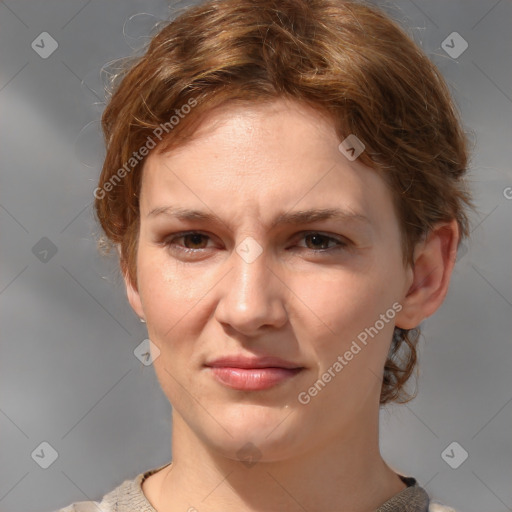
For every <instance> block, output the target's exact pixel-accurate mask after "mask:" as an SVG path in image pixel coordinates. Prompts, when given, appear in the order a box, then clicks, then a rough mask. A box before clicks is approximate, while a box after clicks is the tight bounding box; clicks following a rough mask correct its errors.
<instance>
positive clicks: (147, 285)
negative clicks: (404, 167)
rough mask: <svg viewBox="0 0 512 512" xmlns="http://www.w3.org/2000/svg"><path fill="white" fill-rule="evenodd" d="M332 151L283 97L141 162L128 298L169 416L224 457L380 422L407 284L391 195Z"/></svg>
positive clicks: (240, 110) (228, 113)
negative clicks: (143, 327)
mask: <svg viewBox="0 0 512 512" xmlns="http://www.w3.org/2000/svg"><path fill="white" fill-rule="evenodd" d="M339 142H340V141H339V140H338V138H337V136H336V134H335V131H334V127H333V125H332V123H331V121H330V120H328V119H327V118H324V117H322V116H321V115H320V114H319V113H317V112H315V111H314V110H311V109H310V108H308V107H306V106H302V105H300V104H297V103H293V102H289V101H285V100H278V101H276V102H274V103H272V104H267V105H252V106H249V107H248V106H241V105H231V106H229V105H228V106H225V107H223V108H222V109H216V110H214V111H212V112H211V113H210V114H209V116H208V117H207V118H205V120H204V121H203V122H202V124H201V127H200V129H199V130H198V131H197V132H196V134H195V137H194V139H193V140H191V141H189V142H188V143H187V144H186V145H184V146H182V147H181V148H179V149H175V150H172V151H171V152H170V153H168V154H157V153H152V154H151V155H150V156H149V157H148V159H147V160H146V163H145V167H144V171H143V178H142V189H141V196H140V216H141V218H140V236H139V245H138V256H137V278H138V281H137V286H136V287H132V286H131V285H130V284H129V283H128V284H127V287H128V296H129V300H130V303H131V304H132V306H133V308H134V309H135V311H136V312H137V314H139V316H142V317H144V318H145V319H146V322H147V327H148V333H149V338H150V339H151V340H152V342H153V343H154V344H155V345H156V346H157V347H158V349H159V350H160V355H159V357H157V358H156V360H155V361H154V366H155V371H156V373H157V376H158V379H159V381H160V383H161V386H162V388H163V390H164V392H165V394H166V396H167V397H168V399H169V401H170V402H171V404H172V405H173V416H174V418H175V419H177V418H179V420H180V421H181V422H182V424H183V425H186V428H187V429H188V432H189V433H190V435H193V436H196V437H197V438H199V439H200V440H201V441H202V442H204V443H207V444H208V446H209V447H211V448H213V449H215V450H217V451H218V452H220V453H222V454H224V455H225V456H226V457H229V458H233V459H236V458H239V453H240V452H239V450H240V449H241V448H242V447H243V446H244V445H246V443H248V442H250V443H252V444H254V445H255V446H256V447H257V448H258V450H259V456H261V457H262V458H263V460H277V459H280V458H285V457H288V456H290V455H291V454H292V453H293V454H297V453H298V452H300V451H305V450H309V449H314V447H315V446H316V445H318V444H319V443H325V442H329V440H332V441H333V442H335V441H336V439H339V438H340V436H341V437H343V436H348V435H349V433H350V432H352V431H354V429H358V428H359V429H360V428H365V427H364V425H365V424H367V423H368V420H369V418H371V419H372V420H373V419H374V417H375V414H376V412H378V403H379V396H380V389H381V381H382V373H383V367H384V363H385V360H386V357H387V353H388V350H389V345H390V342H391V337H392V333H393V328H394V326H395V324H396V323H397V322H398V323H399V321H400V309H401V305H400V303H401V300H402V299H403V298H404V296H405V295H406V292H407V289H408V288H409V286H410V284H411V273H410V271H409V269H408V268H404V266H403V263H402V253H401V238H400V231H399V225H398V220H397V217H396V214H395V211H394V208H393V203H392V196H391V192H390V191H389V190H388V188H387V187H386V185H385V183H384V181H383V179H382V178H381V177H380V176H379V175H378V174H377V173H376V172H375V171H374V170H372V169H370V168H368V167H365V166H364V165H362V164H361V163H360V162H358V161H357V159H356V160H355V161H350V160H349V159H347V158H346V156H345V155H344V154H343V153H342V152H340V150H339V149H338V145H339ZM365 422H366V423H365Z"/></svg>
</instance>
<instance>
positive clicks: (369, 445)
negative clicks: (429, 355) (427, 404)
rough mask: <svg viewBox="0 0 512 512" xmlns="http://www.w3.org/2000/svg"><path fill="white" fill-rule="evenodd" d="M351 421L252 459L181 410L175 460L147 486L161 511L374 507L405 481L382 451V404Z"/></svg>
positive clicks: (359, 511)
mask: <svg viewBox="0 0 512 512" xmlns="http://www.w3.org/2000/svg"><path fill="white" fill-rule="evenodd" d="M352 425H353V426H354V427H353V428H350V426H348V427H347V428H346V430H345V431H343V432H340V433H339V434H337V436H336V437H335V438H333V439H324V440H319V439H316V440H314V442H313V443H312V446H311V447H310V449H309V450H308V451H305V452H303V453H300V454H296V455H292V456H290V457H289V458H286V459H283V460H276V461H268V462H267V461H263V460H261V461H257V462H255V463H254V464H253V465H252V464H250V463H248V462H246V463H243V462H241V461H240V460H233V459H231V458H228V457H226V456H224V455H222V454H219V453H218V452H217V451H215V450H213V449H211V448H209V447H208V446H207V445H205V444H204V443H203V442H201V440H200V439H198V437H197V436H196V435H195V434H194V432H192V431H191V430H190V428H189V427H188V425H187V424H186V423H185V422H184V421H183V419H182V418H181V416H180V415H179V414H177V413H174V414H173V463H172V464H171V465H170V466H169V467H167V468H165V469H164V470H163V471H160V472H159V473H157V474H156V475H153V476H154V477H156V478H155V479H154V480H153V482H152V483H151V485H147V486H145V487H144V493H145V494H146V496H147V498H148V500H149V501H150V503H151V504H152V505H153V507H154V508H155V509H156V510H158V511H159V512H175V511H176V512H177V511H180V512H183V511H190V512H213V511H218V510H236V511H241V512H268V511H271V510H287V511H290V512H303V511H304V510H308V511H315V510H339V511H342V510H347V511H351V512H364V511H368V510H375V509H377V508H378V507H379V506H380V505H382V504H383V503H384V502H385V501H386V500H388V499H389V498H391V497H392V496H393V495H394V494H396V493H398V492H399V491H401V490H402V489H404V488H405V487H406V486H405V484H404V483H403V482H402V481H401V480H400V478H399V477H398V475H397V474H396V473H395V472H394V471H393V470H392V469H391V468H390V467H389V466H387V465H386V463H385V462H384V460H383V459H382V457H381V454H380V451H379V445H378V409H377V411H376V414H373V417H372V418H366V420H365V421H364V422H361V419H358V421H354V422H353V423H352ZM361 425H364V426H365V427H364V429H361V428H360V427H361ZM356 427H357V428H356ZM150 478H151V477H150Z"/></svg>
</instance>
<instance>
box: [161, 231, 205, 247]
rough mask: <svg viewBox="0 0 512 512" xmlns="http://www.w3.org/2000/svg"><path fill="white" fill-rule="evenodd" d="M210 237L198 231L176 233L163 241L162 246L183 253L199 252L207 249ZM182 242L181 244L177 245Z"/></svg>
mask: <svg viewBox="0 0 512 512" xmlns="http://www.w3.org/2000/svg"><path fill="white" fill-rule="evenodd" d="M209 240H210V237H209V236H208V235H205V234H204V233H200V232H198V231H191V232H188V233H178V234H177V235H176V236H172V237H170V238H168V239H167V240H165V241H164V245H165V246H167V247H170V248H173V249H174V248H176V249H178V250H181V251H185V252H193V251H199V250H201V249H207V248H208V247H207V245H208V241H209ZM180 241H182V243H179V242H180Z"/></svg>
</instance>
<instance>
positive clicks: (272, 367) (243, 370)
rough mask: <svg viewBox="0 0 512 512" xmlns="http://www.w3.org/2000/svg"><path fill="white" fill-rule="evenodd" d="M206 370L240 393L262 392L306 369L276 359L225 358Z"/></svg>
mask: <svg viewBox="0 0 512 512" xmlns="http://www.w3.org/2000/svg"><path fill="white" fill-rule="evenodd" d="M205 366H206V368H207V369H208V370H209V372H210V373H211V375H212V376H213V377H214V378H215V379H216V380H217V381H218V382H220V383H221V384H223V385H224V386H227V387H229V388H231V389H236V390H239V391H261V390H264V389H269V388H272V387H274V386H277V385H278V384H282V383H284V382H286V381H289V380H291V379H293V377H295V376H296V375H297V374H299V373H300V372H302V371H303V370H304V369H305V368H304V367H303V366H300V365H298V364H295V363H292V362H291V361H285V360H284V359H280V358H275V357H260V358H248V357H225V358H221V359H216V360H214V361H212V362H209V363H207V364H206V365H205Z"/></svg>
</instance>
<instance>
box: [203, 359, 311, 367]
mask: <svg viewBox="0 0 512 512" xmlns="http://www.w3.org/2000/svg"><path fill="white" fill-rule="evenodd" d="M206 366H210V367H214V368H221V367H227V368H287V369H296V368H303V367H302V366H301V365H299V364H296V363H293V362H291V361H286V360H285V359H281V358H280V357H247V356H226V357H220V358H218V359H214V360H212V361H210V362H208V363H206Z"/></svg>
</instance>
